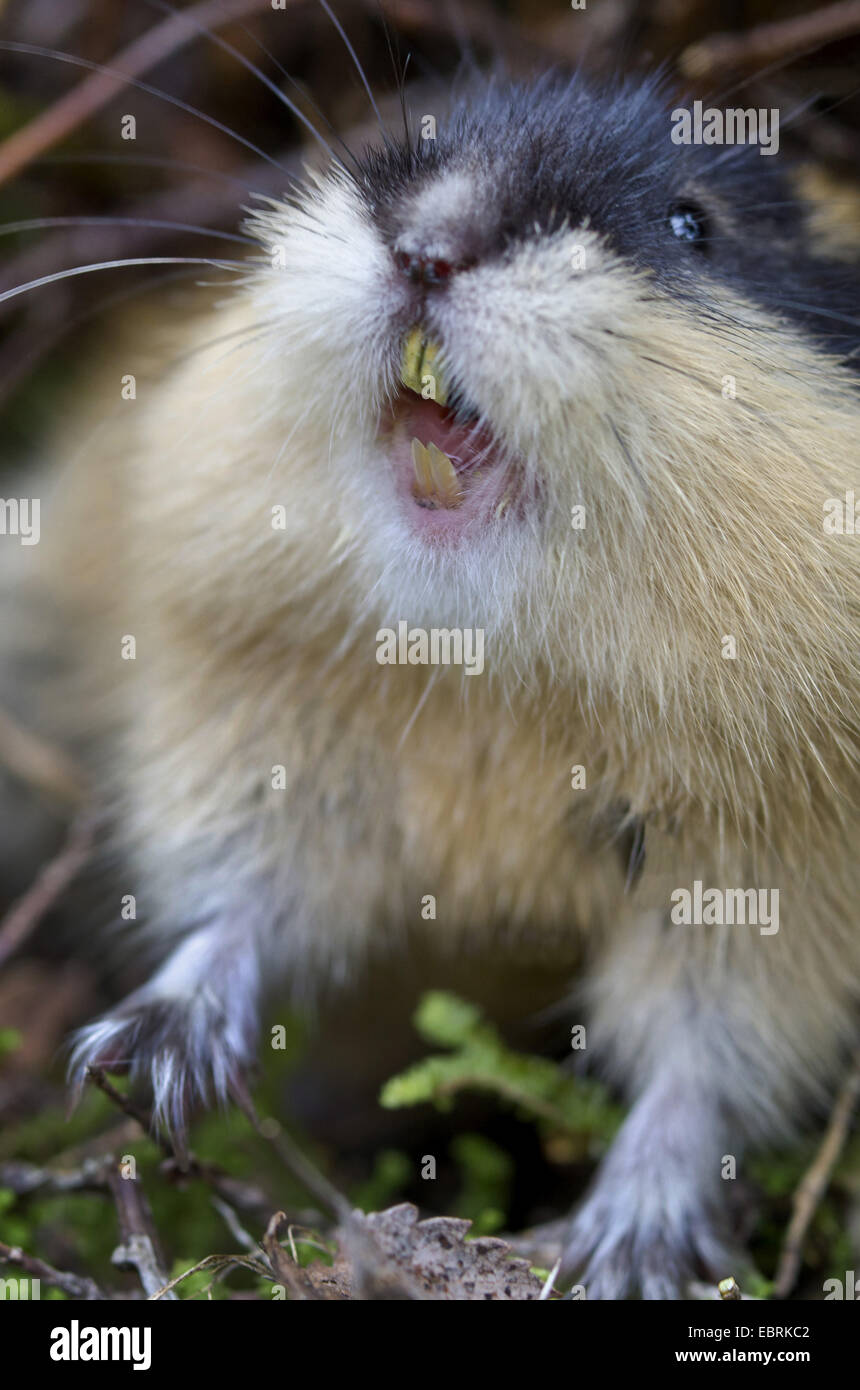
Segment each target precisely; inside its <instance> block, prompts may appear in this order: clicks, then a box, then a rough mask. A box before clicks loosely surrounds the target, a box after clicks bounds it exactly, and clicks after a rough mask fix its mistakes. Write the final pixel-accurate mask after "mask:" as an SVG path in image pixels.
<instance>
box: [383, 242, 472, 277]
mask: <svg viewBox="0 0 860 1390" xmlns="http://www.w3.org/2000/svg"><path fill="white" fill-rule="evenodd" d="M394 260H395V262H396V264H397V267H398V269H399V270H400V271H401V273H402V274H403V275H405V276H406V279H407V280H411V282H412V284H414V285H426V286H428V287H429V286H434V285H443V284H444V283H445V281H446V280H450V278H451V276H452V275H456V274H457V272H458V271H460V270H465V269H466V268H467V266H469V265H472V264H474V262H473V261H470V260H467V259H465V258H459V259H458V258H457V257H456V256H454V255H453V254H449V255H446V254H442V253H440V252H439V251H438V249H436V248H434V249H432V250H431V249H430V248H429V247H416V246H409V247H405V246H403V245H398V246H396V247H395V248H394Z"/></svg>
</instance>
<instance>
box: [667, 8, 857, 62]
mask: <svg viewBox="0 0 860 1390" xmlns="http://www.w3.org/2000/svg"><path fill="white" fill-rule="evenodd" d="M857 33H860V0H840V3H839V4H836V5H825V7H824V9H821V10H811V11H810V12H809V13H808V14H799V15H794V16H792V18H791V19H780V20H776V21H775V22H774V23H772V24H759V25H756V27H755V28H753V29H748V30H747V31H746V33H742V34H712V35H711V36H710V37H709V38H707V39H702V40H701V42H699V43H694V44H691V45H690V47H689V48H685V49H684V51H683V53H682V54H681V57H680V59H679V67H680V69H681V72H682V73H683V74H684V76H685V77H692V78H703V77H708V78H710V77H713V76H714V75H715V74H717V73H725V72H736V71H738V70H748V69H752V68H756V67H758V66H759V65H760V64H765V63H773V62H777V61H778V60H779V59H781V58H792V57H795V56H799V55H800V54H801V53H804V54H805V53H808V52H809V51H810V49H815V48H823V47H824V45H825V44H828V43H834V42H835V41H836V40H838V39H846V38H849V37H850V36H851V35H852V34H857Z"/></svg>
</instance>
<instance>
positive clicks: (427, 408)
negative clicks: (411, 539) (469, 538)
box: [386, 327, 514, 535]
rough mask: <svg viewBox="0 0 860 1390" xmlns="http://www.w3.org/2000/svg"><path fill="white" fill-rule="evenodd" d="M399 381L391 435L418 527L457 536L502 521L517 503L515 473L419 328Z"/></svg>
mask: <svg viewBox="0 0 860 1390" xmlns="http://www.w3.org/2000/svg"><path fill="white" fill-rule="evenodd" d="M400 381H401V387H400V390H399V392H398V394H397V397H396V398H395V400H394V402H393V404H392V407H391V410H390V412H389V416H388V419H387V421H386V432H387V433H388V435H389V438H390V454H391V458H392V461H393V463H394V466H395V469H396V477H397V491H398V495H399V496H400V499H401V501H402V503H403V505H404V506H405V507H406V508H407V510H408V511H409V512H410V514H411V517H412V520H413V523H414V524H416V525H418V526H419V527H420V529H422V530H423V531H425V532H427V531H429V532H432V533H436V534H442V533H445V534H449V535H453V534H458V533H460V532H461V531H463V530H464V529H465V528H466V527H467V526H469V525H472V524H473V523H475V522H481V523H490V522H492V521H494V520H496V521H497V520H499V519H500V518H501V517H502V516H504V514H505V512H506V511H507V510H508V509H509V507H510V505H511V503H512V502H513V500H514V483H513V479H512V477H511V473H510V470H509V468H507V467H506V466H504V465H502V464H501V463H500V461H499V448H498V445H497V443H496V441H495V440H494V438H493V436H492V433H491V432H490V431H489V430H488V429H487V428H486V427H484V426H483V425H482V424H481V422H480V420H479V418H478V415H477V413H476V412H475V411H474V410H473V409H472V408H471V407H470V406H469V403H468V402H467V401H465V400H463V399H462V397H461V396H459V395H458V394H456V393H455V392H453V391H452V389H451V386H450V383H449V381H448V378H447V377H446V374H445V371H444V367H443V364H442V361H441V354H440V349H439V347H438V345H437V344H436V343H435V342H433V340H432V339H430V338H428V337H427V336H426V334H425V333H424V332H423V330H422V329H421V328H420V327H415V328H413V329H411V330H410V332H409V333H408V334H407V336H406V339H405V341H404V345H403V357H402V362H401V372H400Z"/></svg>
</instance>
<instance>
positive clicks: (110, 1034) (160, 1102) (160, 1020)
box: [69, 986, 254, 1135]
mask: <svg viewBox="0 0 860 1390" xmlns="http://www.w3.org/2000/svg"><path fill="white" fill-rule="evenodd" d="M253 1056H254V1029H253V1027H252V1025H251V1022H250V1020H249V1019H239V1018H237V1017H236V1016H235V1015H233V1014H231V1012H230V1010H229V1009H228V1008H226V1007H225V1006H224V1005H223V1003H222V1002H221V1001H220V1000H219V999H218V998H216V996H215V995H214V994H213V993H212V992H211V991H210V990H206V989H204V990H201V991H200V992H198V993H197V994H195V995H194V996H192V997H187V996H181V997H168V996H165V995H163V994H160V993H158V992H157V991H155V990H154V989H153V988H152V987H151V986H145V987H144V988H143V989H140V990H138V991H136V993H134V994H132V995H130V996H129V997H128V999H126V1000H125V1001H124V1002H123V1003H122V1004H120V1005H119V1006H118V1007H117V1008H116V1009H114V1010H113V1011H112V1012H111V1013H109V1014H106V1015H105V1017H104V1018H102V1019H99V1020H98V1021H97V1022H95V1023H91V1024H88V1025H87V1026H86V1027H85V1028H82V1029H80V1031H79V1032H78V1033H77V1034H76V1035H75V1038H74V1042H73V1050H72V1055H71V1060H70V1063H69V1079H70V1081H71V1083H72V1085H73V1087H75V1088H76V1089H77V1090H80V1088H81V1086H82V1085H83V1082H84V1080H85V1079H86V1073H87V1068H88V1067H101V1068H103V1069H104V1070H105V1071H128V1072H129V1073H130V1075H131V1076H132V1078H133V1079H136V1078H138V1077H143V1078H144V1079H146V1080H147V1081H148V1082H149V1084H150V1087H151V1090H152V1096H153V1118H154V1120H155V1122H156V1124H158V1125H160V1126H162V1127H163V1128H165V1129H166V1130H168V1131H169V1132H171V1133H173V1134H176V1135H181V1134H182V1133H183V1132H184V1129H185V1125H186V1122H187V1117H188V1114H189V1112H190V1111H191V1110H192V1109H193V1108H194V1107H195V1106H196V1105H198V1104H201V1105H211V1104H213V1103H214V1102H219V1101H220V1102H223V1101H225V1100H226V1099H227V1098H228V1097H229V1096H230V1095H231V1094H235V1093H236V1091H237V1090H238V1089H239V1087H240V1085H241V1083H242V1080H243V1077H244V1076H245V1075H246V1073H247V1071H248V1069H249V1067H250V1066H251V1063H252V1061H253Z"/></svg>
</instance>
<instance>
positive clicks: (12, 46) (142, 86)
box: [0, 39, 292, 178]
mask: <svg viewBox="0 0 860 1390" xmlns="http://www.w3.org/2000/svg"><path fill="white" fill-rule="evenodd" d="M0 51H2V52H5V53H24V54H27V55H28V56H29V57H34V58H53V59H54V61H55V62H58V63H70V64H71V65H72V67H76V68H86V69H87V70H88V71H89V72H101V73H104V74H106V76H108V77H116V78H117V79H118V80H119V81H121V82H123V83H125V84H126V85H127V86H129V87H137V88H138V89H139V91H141V92H146V93H147V94H148V95H149V96H154V97H161V99H162V100H163V101H167V102H169V103H170V105H171V106H177V107H178V108H179V110H180V111H185V112H186V113H187V114H188V115H189V116H195V117H196V118H197V119H198V120H200V121H205V122H206V124H207V125H211V126H213V127H214V129H215V130H220V131H221V134H222V135H226V136H228V137H229V138H230V139H231V140H236V141H237V142H238V144H240V145H244V146H245V148H246V149H247V150H250V151H251V153H252V154H255V155H256V156H257V158H258V159H262V160H264V161H265V163H266V164H271V165H273V166H274V168H276V169H280V170H281V173H283V174H285V175H286V176H287V178H290V177H292V176H291V174H290V172H289V170H288V169H286V168H285V167H284V165H283V164H280V163H279V162H278V160H277V159H273V158H272V156H271V155H269V154H266V151H265V150H261V149H260V148H259V146H258V145H255V144H254V143H253V141H251V140H246V139H245V136H244V135H240V134H239V133H238V131H235V130H231V129H230V127H229V126H226V125H223V124H222V122H221V121H216V119H215V117H214V116H207V115H206V113H205V111H198V110H197V107H196V106H190V105H189V104H188V102H187V101H182V99H181V98H180V97H175V96H172V95H171V93H170V92H165V91H163V90H162V89H161V87H153V86H152V84H151V83H150V82H144V81H142V80H141V78H139V77H129V76H128V74H127V73H124V72H120V71H119V69H118V68H111V67H106V66H105V64H104V63H95V62H93V61H92V59H90V58H79V57H78V55H77V54H75V53H63V52H61V51H60V49H58V48H44V47H43V46H42V45H41V44H37V43H15V42H12V40H11V39H0Z"/></svg>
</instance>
